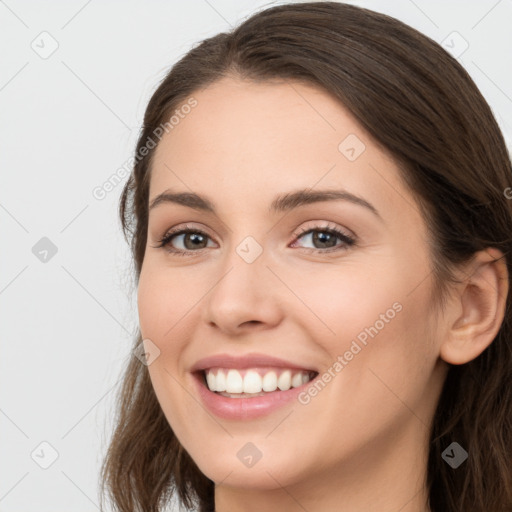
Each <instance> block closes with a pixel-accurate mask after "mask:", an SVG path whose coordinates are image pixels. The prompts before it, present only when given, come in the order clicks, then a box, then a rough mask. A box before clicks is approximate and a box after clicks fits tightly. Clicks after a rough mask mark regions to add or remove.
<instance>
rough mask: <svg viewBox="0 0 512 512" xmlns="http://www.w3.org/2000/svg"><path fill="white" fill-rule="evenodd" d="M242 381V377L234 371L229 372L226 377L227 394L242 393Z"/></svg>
mask: <svg viewBox="0 0 512 512" xmlns="http://www.w3.org/2000/svg"><path fill="white" fill-rule="evenodd" d="M243 387H244V381H243V380H242V376H241V375H240V373H239V372H237V371H236V370H229V371H228V376H227V377H226V391H227V392H228V393H242V391H243Z"/></svg>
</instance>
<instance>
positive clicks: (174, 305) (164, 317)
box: [137, 264, 195, 341]
mask: <svg viewBox="0 0 512 512" xmlns="http://www.w3.org/2000/svg"><path fill="white" fill-rule="evenodd" d="M194 296H195V295H194V293H193V292H192V291H191V289H190V287H187V286H186V285H185V283H183V282H182V281H181V280H180V278H179V275H177V274H176V273H175V272H172V273H171V272H165V271H164V270H161V269H159V270H158V269H157V268H156V267H152V266H151V265H150V264H148V265H147V266H146V267H144V266H143V269H142V271H141V274H140V278H139V286H138V289H137V307H138V313H139V323H140V329H141V334H142V337H143V338H150V339H152V338H154V339H155V340H160V341H162V340H163V339H164V338H166V337H167V336H172V334H173V330H174V329H176V328H178V327H179V319H180V318H182V317H183V316H184V315H185V313H186V311H187V309H190V306H187V304H188V303H189V302H190V303H192V301H193V299H194ZM189 297H190V300H189Z"/></svg>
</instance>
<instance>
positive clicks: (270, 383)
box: [205, 368, 311, 395]
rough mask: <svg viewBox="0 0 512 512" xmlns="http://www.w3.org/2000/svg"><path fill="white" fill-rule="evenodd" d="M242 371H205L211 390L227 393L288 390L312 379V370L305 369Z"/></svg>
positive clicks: (261, 392) (220, 369)
mask: <svg viewBox="0 0 512 512" xmlns="http://www.w3.org/2000/svg"><path fill="white" fill-rule="evenodd" d="M242 373H244V375H242ZM242 373H241V372H240V371H239V370H235V369H232V368H230V369H222V368H219V369H217V370H212V369H209V370H206V371H205V374H206V384H207V386H208V389H209V390H210V391H217V392H219V393H224V394H225V395H228V394H241V393H248V394H252V395H256V394H259V395H262V394H264V393H263V392H272V391H277V390H278V389H279V390H281V391H286V390H288V389H290V388H296V387H298V386H302V385H303V384H306V383H307V382H309V381H310V380H311V375H310V372H309V371H304V370H299V371H297V370H284V371H281V373H279V372H276V371H274V370H269V371H257V370H256V369H248V370H244V371H242ZM278 373H279V374H278Z"/></svg>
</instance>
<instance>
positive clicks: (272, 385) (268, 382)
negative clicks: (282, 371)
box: [262, 372, 277, 391]
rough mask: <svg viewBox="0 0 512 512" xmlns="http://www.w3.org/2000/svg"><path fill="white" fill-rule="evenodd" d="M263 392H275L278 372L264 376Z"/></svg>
mask: <svg viewBox="0 0 512 512" xmlns="http://www.w3.org/2000/svg"><path fill="white" fill-rule="evenodd" d="M262 389H263V391H275V390H276V389H277V375H276V372H268V373H266V374H265V375H264V376H263V386H262Z"/></svg>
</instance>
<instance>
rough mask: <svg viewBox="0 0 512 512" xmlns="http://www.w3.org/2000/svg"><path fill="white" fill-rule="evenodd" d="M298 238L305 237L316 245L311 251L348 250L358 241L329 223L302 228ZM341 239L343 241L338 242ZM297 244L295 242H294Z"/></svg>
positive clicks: (297, 235)
mask: <svg viewBox="0 0 512 512" xmlns="http://www.w3.org/2000/svg"><path fill="white" fill-rule="evenodd" d="M295 236H296V237H297V239H301V238H303V239H304V240H307V241H309V242H310V243H312V244H313V245H316V247H313V248H311V249H310V250H311V252H317V253H325V252H333V251H338V250H346V249H347V248H348V247H350V246H353V245H354V244H355V242H356V240H355V238H354V237H353V236H351V235H349V234H348V233H344V232H343V231H341V230H340V229H338V228H337V227H335V226H331V225H329V224H327V225H324V226H312V227H310V228H306V229H303V230H301V231H300V232H299V233H297V234H296V235H295ZM337 240H340V241H341V243H337ZM294 245H295V244H294Z"/></svg>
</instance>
